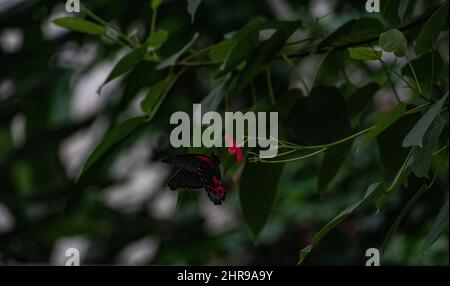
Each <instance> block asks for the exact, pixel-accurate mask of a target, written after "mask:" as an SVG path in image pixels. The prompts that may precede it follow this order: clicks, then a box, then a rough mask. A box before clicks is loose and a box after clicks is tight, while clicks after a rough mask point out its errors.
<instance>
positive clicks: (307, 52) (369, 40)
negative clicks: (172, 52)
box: [175, 6, 439, 67]
mask: <svg viewBox="0 0 450 286" xmlns="http://www.w3.org/2000/svg"><path fill="white" fill-rule="evenodd" d="M438 8H439V6H436V7H433V8H431V9H430V10H428V11H427V12H425V13H424V14H422V15H421V16H419V17H417V18H415V19H414V20H413V21H411V22H410V23H408V24H406V25H403V26H401V27H399V28H398V29H399V30H400V31H402V32H403V31H407V30H409V29H411V28H413V27H415V26H417V25H419V24H421V23H423V22H425V21H427V20H428V19H429V18H430V17H431V15H433V14H434V12H436V10H437V9H438ZM379 37H380V34H377V35H375V36H372V37H370V38H367V39H363V40H359V41H355V42H351V43H346V44H340V45H335V46H328V47H325V48H322V49H320V50H314V49H308V50H304V51H298V52H295V53H292V54H286V55H276V56H274V57H273V60H279V59H283V57H288V58H304V57H307V56H310V55H313V54H324V53H327V52H329V51H331V50H342V49H347V48H350V47H354V46H361V45H364V44H370V43H372V42H375V41H378V39H379ZM221 63H222V62H221V61H195V62H190V61H180V62H178V63H176V64H175V66H179V67H211V66H217V65H220V64H221Z"/></svg>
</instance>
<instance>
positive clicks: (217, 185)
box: [207, 176, 225, 196]
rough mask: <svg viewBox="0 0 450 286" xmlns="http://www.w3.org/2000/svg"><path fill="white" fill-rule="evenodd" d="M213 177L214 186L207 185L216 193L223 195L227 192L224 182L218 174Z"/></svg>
mask: <svg viewBox="0 0 450 286" xmlns="http://www.w3.org/2000/svg"><path fill="white" fill-rule="evenodd" d="M212 179H213V183H214V186H207V187H208V189H209V190H211V192H212V193H213V194H214V195H217V196H223V195H224V194H225V188H224V187H223V186H222V182H221V181H220V180H219V179H218V178H217V177H216V176H213V177H212Z"/></svg>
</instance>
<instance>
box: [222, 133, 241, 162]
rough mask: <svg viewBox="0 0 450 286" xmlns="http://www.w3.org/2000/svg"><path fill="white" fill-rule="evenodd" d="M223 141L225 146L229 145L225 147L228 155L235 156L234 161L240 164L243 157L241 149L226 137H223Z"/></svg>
mask: <svg viewBox="0 0 450 286" xmlns="http://www.w3.org/2000/svg"><path fill="white" fill-rule="evenodd" d="M225 141H226V145H230V146H229V147H227V149H228V153H229V154H230V155H236V160H237V162H238V163H241V161H242V159H243V157H244V155H243V153H242V148H241V147H239V145H238V144H237V142H236V141H235V140H234V139H233V138H231V137H229V136H228V135H225Z"/></svg>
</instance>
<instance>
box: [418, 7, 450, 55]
mask: <svg viewBox="0 0 450 286" xmlns="http://www.w3.org/2000/svg"><path fill="white" fill-rule="evenodd" d="M447 18H448V1H445V3H444V4H443V5H442V6H441V7H440V8H439V9H438V10H437V11H436V12H435V13H434V14H433V15H432V16H431V17H430V19H428V21H427V22H426V23H425V24H424V25H423V27H422V30H420V33H419V36H418V37H417V41H416V45H415V50H416V53H417V55H423V54H425V53H426V52H429V51H430V50H432V49H433V46H434V44H435V42H436V40H437V38H438V36H439V33H440V32H441V31H442V28H443V27H444V25H445V23H446V22H447Z"/></svg>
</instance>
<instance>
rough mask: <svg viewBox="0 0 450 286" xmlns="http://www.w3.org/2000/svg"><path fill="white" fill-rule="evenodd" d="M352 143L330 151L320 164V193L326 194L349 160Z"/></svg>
mask: <svg viewBox="0 0 450 286" xmlns="http://www.w3.org/2000/svg"><path fill="white" fill-rule="evenodd" d="M350 146H351V142H348V143H344V144H340V145H337V146H335V147H332V148H330V149H328V150H327V151H326V152H325V156H324V157H323V159H322V162H321V163H320V168H319V175H318V178H317V181H318V188H319V193H320V194H324V193H325V192H326V191H327V189H328V186H329V185H330V183H331V182H332V180H333V179H334V177H335V176H336V175H337V173H338V172H339V169H340V168H341V166H342V164H343V163H344V161H345V158H347V154H348V151H349V150H350Z"/></svg>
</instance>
